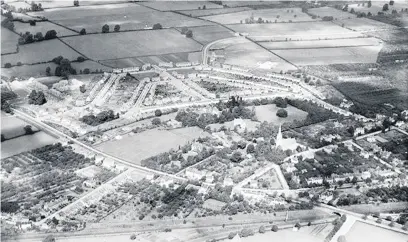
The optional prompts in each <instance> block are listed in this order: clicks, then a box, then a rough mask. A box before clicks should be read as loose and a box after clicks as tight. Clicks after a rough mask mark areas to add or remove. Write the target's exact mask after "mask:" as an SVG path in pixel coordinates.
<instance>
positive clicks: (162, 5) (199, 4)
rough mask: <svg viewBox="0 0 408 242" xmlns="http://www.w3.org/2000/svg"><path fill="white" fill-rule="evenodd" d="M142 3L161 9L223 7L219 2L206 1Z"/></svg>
mask: <svg viewBox="0 0 408 242" xmlns="http://www.w3.org/2000/svg"><path fill="white" fill-rule="evenodd" d="M140 4H141V5H144V6H147V7H149V8H154V9H157V10H159V11H175V10H193V9H198V8H201V9H202V8H203V7H204V6H205V9H213V8H222V6H221V5H219V4H215V3H212V2H206V1H158V2H155V1H150V2H149V1H148V2H142V3H140Z"/></svg>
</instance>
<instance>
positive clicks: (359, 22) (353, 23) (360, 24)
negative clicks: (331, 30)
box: [333, 18, 396, 31]
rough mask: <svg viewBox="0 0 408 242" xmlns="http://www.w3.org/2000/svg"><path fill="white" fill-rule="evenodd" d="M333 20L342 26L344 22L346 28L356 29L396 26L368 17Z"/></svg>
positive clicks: (378, 28)
mask: <svg viewBox="0 0 408 242" xmlns="http://www.w3.org/2000/svg"><path fill="white" fill-rule="evenodd" d="M333 22H334V23H336V24H338V25H340V26H342V25H343V24H344V27H345V28H347V29H351V30H354V31H373V30H391V29H395V28H396V27H395V26H393V25H389V24H385V23H381V22H379V21H375V20H372V19H368V18H357V19H341V20H335V21H333Z"/></svg>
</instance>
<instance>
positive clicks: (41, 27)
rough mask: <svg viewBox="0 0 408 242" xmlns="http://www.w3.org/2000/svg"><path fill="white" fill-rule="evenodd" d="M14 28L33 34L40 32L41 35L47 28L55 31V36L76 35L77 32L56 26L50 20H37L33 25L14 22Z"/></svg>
mask: <svg viewBox="0 0 408 242" xmlns="http://www.w3.org/2000/svg"><path fill="white" fill-rule="evenodd" d="M14 28H15V31H16V32H17V33H25V32H30V33H32V34H33V35H35V34H36V33H38V32H41V33H42V34H43V36H45V34H46V33H47V31H49V30H55V31H57V36H59V37H61V36H66V35H77V34H78V33H76V32H74V31H71V30H69V29H67V28H64V27H61V26H58V25H56V24H53V23H50V22H37V23H36V25H35V26H31V25H30V24H29V23H21V22H18V21H16V22H14Z"/></svg>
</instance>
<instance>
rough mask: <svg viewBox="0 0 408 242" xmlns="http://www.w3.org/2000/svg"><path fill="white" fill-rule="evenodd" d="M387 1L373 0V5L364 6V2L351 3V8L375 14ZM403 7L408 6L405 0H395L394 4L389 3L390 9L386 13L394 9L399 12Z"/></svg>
mask: <svg viewBox="0 0 408 242" xmlns="http://www.w3.org/2000/svg"><path fill="white" fill-rule="evenodd" d="M385 3H387V2H385V1H373V2H372V5H371V7H368V5H367V4H365V5H364V6H363V5H362V4H357V3H355V4H350V5H349V9H352V8H353V9H354V11H355V12H363V13H368V12H370V13H372V14H373V15H375V14H376V13H378V12H381V11H382V9H383V6H384V4H385ZM401 8H404V9H405V8H408V4H407V3H406V2H403V1H395V3H394V5H388V9H389V10H388V11H386V12H385V14H391V12H392V10H397V11H398V12H399V11H400V10H401Z"/></svg>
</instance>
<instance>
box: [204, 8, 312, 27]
mask: <svg viewBox="0 0 408 242" xmlns="http://www.w3.org/2000/svg"><path fill="white" fill-rule="evenodd" d="M251 17H252V18H253V19H254V21H257V20H258V19H259V18H261V19H262V20H264V21H268V22H275V21H276V22H278V23H282V22H289V21H292V22H302V21H313V19H312V18H311V17H310V16H309V15H307V14H306V13H303V12H302V10H301V9H300V8H276V9H262V10H250V11H243V12H236V13H227V14H220V15H214V16H207V17H202V19H207V20H210V21H214V22H217V23H221V24H239V23H245V20H246V19H248V20H249V19H250V18H251Z"/></svg>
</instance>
